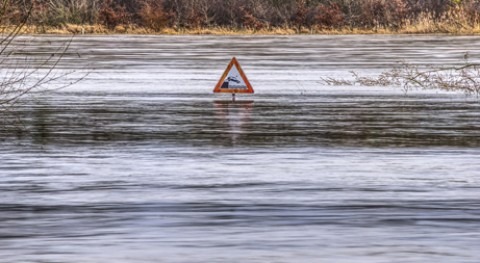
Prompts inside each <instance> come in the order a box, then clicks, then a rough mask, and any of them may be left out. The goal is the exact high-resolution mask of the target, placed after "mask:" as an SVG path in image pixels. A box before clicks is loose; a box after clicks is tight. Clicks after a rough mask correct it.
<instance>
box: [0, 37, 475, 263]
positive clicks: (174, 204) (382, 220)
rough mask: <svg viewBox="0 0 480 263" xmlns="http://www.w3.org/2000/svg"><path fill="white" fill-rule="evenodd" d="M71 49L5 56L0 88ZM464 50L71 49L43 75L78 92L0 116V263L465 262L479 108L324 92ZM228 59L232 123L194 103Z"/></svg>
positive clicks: (336, 41)
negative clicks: (239, 79)
mask: <svg viewBox="0 0 480 263" xmlns="http://www.w3.org/2000/svg"><path fill="white" fill-rule="evenodd" d="M69 40H70V37H57V36H34V37H21V38H18V39H17V40H16V41H15V42H14V44H15V45H16V46H17V47H18V48H17V49H16V51H15V54H13V55H12V56H11V57H9V58H8V59H7V60H5V61H4V62H3V64H2V70H3V71H5V70H6V69H8V68H9V67H10V68H11V67H15V66H17V67H18V65H19V63H21V61H22V60H21V58H22V56H23V57H24V56H25V55H28V56H29V57H34V58H36V57H38V58H42V57H43V56H45V55H46V54H50V53H54V52H55V50H57V47H59V46H62V45H63V44H64V43H66V42H68V41H69ZM478 47H480V38H478V37H450V36H421V35H420V36H286V37H283V36H282V37H275V36H255V37H240V36H239V37H217V36H115V35H112V36H77V37H75V38H73V42H72V43H71V46H70V49H69V50H68V51H67V53H66V54H65V57H64V59H63V60H62V61H61V62H60V64H58V66H57V70H59V71H58V72H71V71H75V72H73V73H72V74H70V75H68V76H65V77H64V80H65V79H66V80H68V81H74V80H75V79H76V78H79V77H83V78H84V79H83V81H81V82H80V83H77V84H75V85H73V86H70V87H67V88H64V89H61V90H56V91H52V92H47V93H41V94H36V95H35V96H31V97H28V98H27V99H26V100H24V101H22V102H21V103H20V104H19V105H18V106H17V107H15V108H13V109H10V110H9V111H3V112H1V114H2V120H1V123H2V127H1V130H0V135H1V136H0V262H5V263H7V262H8V263H10V262H12V263H13V262H15V263H16V262H62V263H63V262H68V263H70V262H72V263H73V262H88V263H90V262H91V263H94V262H112V263H117V262H175V263H177V262H178V263H180V262H182V263H183V262H185V263H187V262H278V263H283V262H305V263H307V262H329V263H330V262H340V263H343V262H346V263H357V262H359V263H360V262H361V263H364V262H365V263H376V262H378V263H380V262H385V263H387V262H388V263H390V262H402V263H404V262H438V263H451V262H456V263H462V262H471V263H476V262H480V254H479V253H478V248H479V245H480V162H479V160H480V99H479V98H477V97H475V96H466V95H465V94H462V93H449V92H441V91H436V90H428V91H424V90H410V91H408V92H407V93H405V91H404V90H402V89H401V88H400V87H362V86H327V85H325V84H324V83H323V82H322V78H325V77H335V78H351V73H350V71H356V72H358V73H359V74H362V75H366V76H369V75H375V74H378V73H379V72H382V71H384V70H387V69H389V68H391V67H392V66H393V65H395V64H396V63H397V62H399V61H408V62H411V63H413V64H417V65H431V64H434V65H437V66H439V65H441V66H455V65H458V64H459V63H462V62H463V61H462V60H463V58H464V55H465V54H466V52H468V55H467V57H468V59H469V61H470V62H472V63H477V62H479V61H480V49H479V48H478ZM233 56H236V57H237V58H238V60H239V62H240V63H241V65H242V67H243V69H244V70H245V73H246V75H247V76H248V77H249V79H250V82H251V83H252V85H253V87H254V89H255V92H256V93H255V95H251V96H249V95H239V96H237V101H236V102H235V103H233V102H231V97H230V96H229V95H228V94H227V95H214V94H212V90H213V88H214V86H215V84H216V83H217V81H218V78H219V77H220V76H221V74H222V73H223V70H224V69H225V67H226V66H227V64H228V62H229V60H230V59H231V57H233ZM29 63H33V64H34V63H38V62H37V60H30V62H29Z"/></svg>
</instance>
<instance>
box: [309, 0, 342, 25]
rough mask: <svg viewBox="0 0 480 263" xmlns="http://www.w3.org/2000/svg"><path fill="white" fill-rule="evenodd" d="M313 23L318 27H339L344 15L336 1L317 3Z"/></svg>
mask: <svg viewBox="0 0 480 263" xmlns="http://www.w3.org/2000/svg"><path fill="white" fill-rule="evenodd" d="M313 19H314V21H315V22H314V23H315V24H316V25H318V26H320V27H326V28H332V27H341V26H343V24H344V20H345V16H344V14H343V12H342V10H341V9H340V6H339V5H338V4H337V3H330V4H319V5H318V6H317V7H316V8H315V9H314V15H313Z"/></svg>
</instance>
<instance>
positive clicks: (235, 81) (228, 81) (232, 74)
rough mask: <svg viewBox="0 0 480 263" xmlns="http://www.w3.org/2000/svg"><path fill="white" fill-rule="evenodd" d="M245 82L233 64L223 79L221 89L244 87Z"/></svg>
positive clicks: (245, 86) (245, 85)
mask: <svg viewBox="0 0 480 263" xmlns="http://www.w3.org/2000/svg"><path fill="white" fill-rule="evenodd" d="M246 88H247V84H245V81H244V80H243V78H242V76H241V75H240V73H239V72H238V69H237V66H236V65H233V67H232V68H231V69H230V71H229V72H228V74H227V77H226V78H225V80H224V81H223V84H222V89H246Z"/></svg>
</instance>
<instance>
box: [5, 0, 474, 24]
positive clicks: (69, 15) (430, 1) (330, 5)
mask: <svg viewBox="0 0 480 263" xmlns="http://www.w3.org/2000/svg"><path fill="white" fill-rule="evenodd" d="M1 8H2V10H3V11H1V12H2V14H3V15H2V17H1V22H0V23H1V24H2V25H12V24H13V25H15V24H18V23H21V22H22V19H23V17H26V16H28V17H29V20H28V23H29V24H32V25H45V26H53V27H56V26H62V25H65V24H78V25H103V26H105V27H107V28H114V27H116V26H118V25H135V26H138V27H145V28H149V29H151V30H155V31H160V30H162V29H164V28H211V27H225V28H231V29H244V28H246V29H253V30H260V29H268V28H273V27H285V28H294V29H301V28H320V29H341V28H358V29H376V28H388V29H397V28H402V27H405V26H408V25H414V24H417V23H421V22H422V20H425V19H426V20H428V21H429V22H433V23H435V22H438V21H449V23H458V24H459V25H460V26H470V27H476V26H478V25H479V24H480V0H5V1H3V6H2V7H1Z"/></svg>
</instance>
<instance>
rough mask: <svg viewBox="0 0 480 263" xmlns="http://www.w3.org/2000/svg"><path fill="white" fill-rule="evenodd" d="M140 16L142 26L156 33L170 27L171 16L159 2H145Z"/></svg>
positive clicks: (139, 13)
mask: <svg viewBox="0 0 480 263" xmlns="http://www.w3.org/2000/svg"><path fill="white" fill-rule="evenodd" d="M138 16H139V17H140V21H141V25H142V26H145V27H147V28H151V29H153V30H155V31H160V30H162V29H163V28H165V27H167V26H168V25H169V19H170V15H169V14H168V13H167V12H165V10H164V8H163V5H162V4H161V3H160V2H158V1H153V0H149V1H145V2H144V3H143V4H142V6H141V8H140V10H139V11H138Z"/></svg>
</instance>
